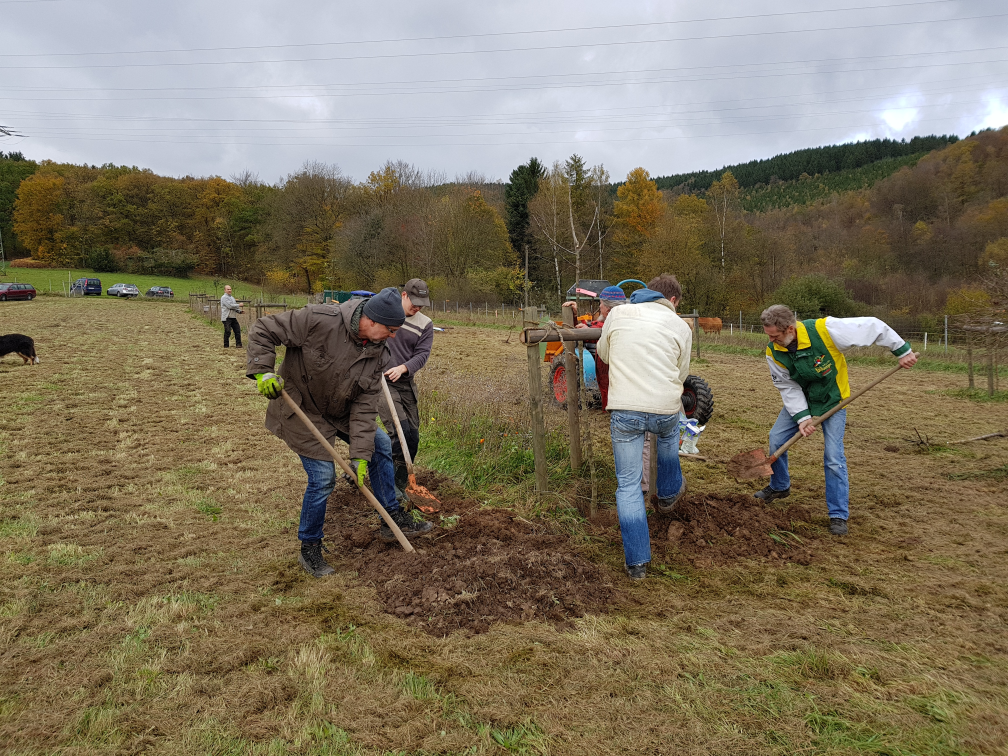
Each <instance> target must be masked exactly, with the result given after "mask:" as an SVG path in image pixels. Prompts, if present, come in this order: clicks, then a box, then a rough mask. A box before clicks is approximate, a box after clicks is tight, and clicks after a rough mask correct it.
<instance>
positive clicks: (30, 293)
mask: <svg viewBox="0 0 1008 756" xmlns="http://www.w3.org/2000/svg"><path fill="white" fill-rule="evenodd" d="M8 299H35V287H34V286H32V285H31V284H26V283H0V302H6V301H7V300H8Z"/></svg>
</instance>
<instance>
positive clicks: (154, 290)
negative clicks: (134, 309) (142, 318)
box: [144, 286, 175, 299]
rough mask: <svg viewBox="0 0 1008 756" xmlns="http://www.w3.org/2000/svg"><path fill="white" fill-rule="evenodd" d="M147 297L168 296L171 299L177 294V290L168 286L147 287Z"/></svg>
mask: <svg viewBox="0 0 1008 756" xmlns="http://www.w3.org/2000/svg"><path fill="white" fill-rule="evenodd" d="M144 296H145V297H168V298H169V299H171V298H172V297H174V296H175V292H174V291H172V290H171V289H169V288H168V287H167V286H151V287H150V288H149V289H147V293H146V294H144Z"/></svg>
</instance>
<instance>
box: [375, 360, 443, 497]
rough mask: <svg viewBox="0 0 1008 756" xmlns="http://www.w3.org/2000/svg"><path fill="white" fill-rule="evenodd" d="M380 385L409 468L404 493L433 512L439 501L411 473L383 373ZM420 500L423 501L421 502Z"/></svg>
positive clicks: (397, 415) (402, 434) (390, 393)
mask: <svg viewBox="0 0 1008 756" xmlns="http://www.w3.org/2000/svg"><path fill="white" fill-rule="evenodd" d="M381 387H382V391H384V392H385V401H387V402H388V406H389V412H391V413H392V422H393V423H395V429H396V434H398V436H399V446H400V447H402V453H403V458H404V459H405V460H406V469H407V470H409V485H408V486H406V493H407V494H408V495H409V497H410V501H412V502H413V503H414V504H416V506H417V509H419V510H420V511H421V512H425V513H427V514H434V513H435V512H437V511H439V509H438V505H439V504H441V501H440V500H439V499H438V498H437V497H436V496H435V495H434V494H432V493H431V492H430V491H428V490H427V489H426V488H425V487H424V486H421V485H420V484H419V483H417V482H416V475H414V474H413V460H412V459H410V453H409V447H408V446H406V436H405V434H404V433H403V429H402V425H401V424H400V423H399V414H398V413H397V412H396V408H395V403H394V402H393V401H392V392H391V391H389V387H388V383H386V382H385V376H384V375H383V376H382V377H381ZM420 502H425V503H423V504H421V503H420Z"/></svg>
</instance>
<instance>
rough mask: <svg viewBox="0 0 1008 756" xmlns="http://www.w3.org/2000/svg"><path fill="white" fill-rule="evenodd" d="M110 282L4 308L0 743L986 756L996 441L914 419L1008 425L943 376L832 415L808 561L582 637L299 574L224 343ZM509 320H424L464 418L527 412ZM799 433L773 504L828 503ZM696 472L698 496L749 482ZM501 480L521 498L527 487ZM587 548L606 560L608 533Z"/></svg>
mask: <svg viewBox="0 0 1008 756" xmlns="http://www.w3.org/2000/svg"><path fill="white" fill-rule="evenodd" d="M120 304H122V303H118V302H114V301H108V302H98V301H93V302H88V303H87V305H88V307H87V308H86V309H84V308H81V307H80V303H79V302H78V301H76V300H69V301H68V300H62V299H48V298H46V299H39V300H36V301H34V302H32V303H24V304H22V303H11V304H7V305H3V306H0V322H2V323H3V327H2V328H0V330H2V331H5V332H9V331H18V332H22V333H27V334H29V335H31V336H33V337H34V338H35V340H36V343H37V345H38V351H39V354H40V356H41V359H42V364H41V365H39V366H36V367H34V368H32V367H21V364H20V362H21V361H20V360H16V361H14V360H11V359H9V358H8V359H5V360H3V361H2V362H0V378H2V380H3V383H4V387H5V400H6V402H5V404H6V406H5V411H4V412H3V413H0V478H2V479H3V486H2V488H0V743H3V749H0V750H6V751H8V752H14V753H51V752H57V751H62V752H73V753H97V752H126V751H130V752H133V751H140V750H150V751H153V752H163V753H170V752H192V753H306V754H307V753H330V754H344V753H387V752H408V753H508V752H510V753H543V754H568V753H584V754H589V753H590V754H597V753H697V754H701V753H703V754H707V753H759V754H762V753H767V754H770V753H778V754H791V753H798V752H806V753H853V752H869V753H892V754H896V753H922V754H923V753H928V754H966V753H982V754H994V753H1004V743H1005V742H1008V695H1006V693H1005V690H1006V685H1005V683H1006V680H1008V651H1006V648H1008V637H1006V636H1008V631H1006V629H1005V628H1006V622H1008V588H1006V586H1008V566H1006V565H1008V560H1006V559H1005V555H1006V553H1008V547H1006V545H1005V544H1006V536H1008V509H1006V508H1008V483H1006V480H1005V479H1004V478H1003V477H1000V476H998V475H987V474H985V471H990V470H997V469H1001V468H1003V467H1004V465H1005V464H1008V444H1006V442H1005V441H1004V440H1003V439H1002V440H995V441H992V442H978V443H975V444H971V445H964V447H963V448H957V447H940V446H936V447H934V448H933V449H931V450H930V451H928V450H921V449H919V448H918V446H917V445H916V444H915V443H913V441H912V440H913V439H914V438H915V434H914V432H913V428H914V427H916V428H917V429H918V430H920V432H921V433H922V434H926V435H928V436H930V437H931V438H932V439H937V440H938V441H948V440H954V439H960V438H967V437H970V436H973V435H980V434H981V433H983V432H990V431H993V430H998V429H1000V428H1004V427H1005V426H1006V425H1008V422H1006V420H1008V407H1005V406H1004V405H1003V404H990V405H977V404H975V403H972V402H969V401H966V400H962V399H957V398H955V397H951V396H947V395H945V394H942V393H937V392H942V391H945V390H948V389H952V388H956V387H957V386H959V385H960V384H961V380H960V378H961V377H960V376H957V375H952V374H945V373H923V372H921V373H907V374H900V375H899V376H898V377H894V378H893V379H891V382H890V383H889V384H887V385H886V384H884V385H883V387H880V390H878V391H877V392H873V394H871V395H867V396H866V397H865V398H864V399H863V400H859V402H858V404H857V405H855V406H854V407H853V408H852V409H851V410H850V412H849V420H850V423H849V426H850V427H849V430H848V458H849V464H850V468H851V483H852V507H851V508H852V519H851V530H852V534H851V536H850V537H848V538H847V539H844V540H841V541H833V542H831V543H832V545H831V546H830V547H829V548H828V549H827V550H826V551H825V552H824V553H823V556H822V559H821V560H820V561H818V562H813V564H812V565H810V566H807V567H802V566H799V565H792V564H789V565H787V566H786V567H781V568H778V567H775V566H772V565H769V564H765V563H759V562H753V563H745V564H736V565H728V566H726V567H720V568H710V569H695V568H693V567H692V566H691V565H689V564H688V563H683V564H676V563H672V564H669V565H666V567H667V572H666V573H665V574H661V575H660V574H655V575H654V576H653V577H651V578H649V580H648V581H646V582H645V583H644V584H643V585H641V586H635V587H634V588H633V590H632V594H633V597H634V599H635V601H636V604H635V605H634V606H632V607H631V608H629V609H626V610H624V611H622V613H619V614H610V615H599V616H588V617H585V618H584V619H581V620H578V621H577V622H576V625H575V629H574V630H572V631H565V632H560V631H557V630H556V629H554V628H553V627H551V626H548V625H545V624H540V623H528V624H525V625H521V626H497V627H495V628H493V629H492V630H491V631H490V632H489V633H486V634H484V635H479V636H475V637H471V638H470V637H464V636H462V635H458V634H456V635H452V636H449V637H447V638H440V639H439V638H432V637H430V636H428V635H427V634H425V633H423V632H421V631H419V630H414V629H412V628H410V627H409V626H408V625H406V624H405V623H404V622H401V621H399V620H397V619H394V618H392V617H390V616H389V615H387V614H385V613H384V612H383V610H382V609H383V608H382V607H381V606H379V604H378V603H377V601H376V592H375V589H374V587H372V586H369V585H365V584H363V583H362V582H361V581H360V579H359V578H358V576H357V575H356V574H355V573H352V572H349V571H343V572H339V573H337V574H336V575H335V576H333V577H332V578H330V579H327V580H323V581H312V580H310V579H309V578H307V577H306V576H304V574H303V573H302V572H301V571H300V569H299V568H298V566H297V563H296V532H295V531H296V523H297V518H298V513H299V508H300V499H301V494H302V492H303V483H304V481H303V476H304V473H303V471H302V470H301V468H300V464H299V463H298V461H297V458H296V457H295V456H294V455H293V454H291V453H290V452H289V451H288V450H287V449H286V447H285V446H284V445H283V444H282V443H281V442H279V441H277V440H276V439H274V438H272V437H271V436H269V435H268V434H267V433H266V432H265V430H264V429H263V427H262V422H263V412H264V409H265V406H264V400H262V399H261V398H260V397H258V396H257V395H256V394H255V393H254V391H253V389H252V384H251V382H250V381H248V380H247V379H245V378H244V376H243V375H242V370H243V365H244V362H243V355H242V353H240V352H236V351H234V350H232V351H230V352H224V351H222V350H221V349H220V347H219V344H218V339H219V334H218V333H217V332H216V331H215V330H213V329H211V328H209V327H207V326H204V325H201V324H200V323H199V322H198V321H197V320H195V319H193V318H191V317H189V316H188V315H187V314H186V313H185V311H184V308H183V307H181V306H179V307H163V308H158V316H159V317H158V320H157V322H149V323H145V322H142V321H141V322H139V323H138V322H137V321H135V320H134V319H133V315H132V314H130V311H127V310H126V309H124V308H122V307H119V306H117V305H120ZM506 337H507V334H506V333H502V332H501V331H495V330H489V329H486V330H475V329H474V330H469V329H462V328H459V329H455V330H454V331H452V332H450V333H449V334H438V336H437V337H436V341H435V355H436V361H432V364H431V367H430V370H431V372H430V373H429V374H428V375H427V376H425V379H427V380H429V381H430V385H431V387H433V386H434V385H439V386H441V387H442V388H444V389H446V390H450V394H451V397H452V398H451V401H453V402H455V404H454V405H453V406H452V408H450V409H445V412H448V413H449V414H450V416H451V417H452V418H453V419H454V421H455V422H468V423H470V424H472V425H471V427H473V428H475V427H477V425H476V424H478V423H479V422H481V420H480V418H481V417H483V418H489V419H490V420H491V421H492V422H494V423H497V422H499V421H500V420H501V418H502V417H505V416H506V415H505V412H506V411H511V408H512V407H513V408H514V410H515V412H516V414H515V415H513V416H512V417H513V418H514V419H513V420H512V421H511V422H513V423H514V425H513V426H510V427H513V428H514V429H516V430H519V431H520V430H522V429H523V428H524V427H525V426H523V425H522V423H525V422H527V421H526V420H525V419H524V411H523V410H524V407H523V406H520V405H516V404H514V400H515V399H516V398H517V399H518V400H519V401H520V400H521V398H522V397H521V390H522V388H521V387H522V383H521V381H522V380H523V379H524V376H525V374H526V370H527V367H526V362H525V353H524V347H522V346H521V345H520V344H516V343H514V342H515V339H512V343H509V344H505V343H503V341H504V340H505V339H506ZM879 370H881V368H874V367H856V368H855V369H854V370H852V374H853V377H852V382H853V383H854V385H855V386H856V385H863V383H864V382H867V381H869V380H870V379H871V378H873V377H874V376H876V375H878V374H879ZM694 372H696V373H699V374H700V375H703V376H704V377H705V378H707V379H708V380H709V381H710V382H711V384H712V385H713V387H714V390H715V394H716V398H717V411H716V414H715V417H714V419H713V420H712V422H711V423H710V426H709V428H708V430H707V431H706V432H705V434H704V437H703V438H702V439H701V448H702V450H703V451H704V452H705V453H706V454H708V455H709V456H710V457H711V458H712V459H725V458H727V457H729V456H731V454H734V453H735V452H737V451H741V450H744V449H748V448H752V447H755V446H759V445H761V444H765V442H766V433H767V430H768V427H769V425H770V424H771V422H772V420H773V418H774V417H775V416H776V413H777V411H778V409H779V398H778V396H777V394H776V392H775V391H774V389H773V387H772V386H771V385H770V382H769V380H768V378H767V376H766V367H765V364H764V363H763V362H762V360H758V359H756V360H754V359H752V358H751V357H749V356H747V355H733V354H728V353H715V352H711V353H709V354H707V355H705V363H704V364H701V365H698V366H697V367H696V368H695V369H694ZM438 382H440V383H438ZM460 385H461V386H462V387H463V388H457V387H459V386H460ZM464 386H470V387H475V388H472V389H471V392H470V393H469V394H466V393H465V391H464ZM929 391H931V392H936V393H927V392H929ZM509 401H510V402H511V404H508V402H509ZM444 406H447V405H444ZM452 413H453V414H452ZM558 416H559V417H560V420H559V426H558V425H557V422H558V421H557V420H556V419H554V420H551V421H550V422H551V423H552V424H553V427H562V415H559V413H558ZM593 422H594V423H595V437H596V439H597V442H598V446H597V454H598V456H599V457H600V459H602V460H603V461H604V460H605V459H606V455H607V454H608V449H607V448H606V446H605V444H606V442H605V434H604V428H605V418H604V416H603V415H601V414H599V413H596V414H595V415H594V420H593ZM907 439H910V440H907ZM485 443H486V442H485ZM821 444H822V442H821V439H819V438H816V439H812V440H809V441H803V442H802V444H801V445H799V447H797V448H796V449H795V451H794V453H793V455H792V457H793V459H792V464H793V478H794V489H793V490H794V493H793V496H792V499H791V500H789V501H795V500H796V499H797V501H798V503H803V504H805V505H807V506H808V507H809V508H810V509H812V510H813V511H815V512H818V513H819V517H818V520H815V522H817V523H818V525H819V526H820V527H823V526H824V525H825V508H824V505H823V504H822V496H823V483H822V471H821V455H822V445H821ZM885 446H890V447H894V448H896V451H895V452H887V451H884V447H885ZM423 461H424V460H423V459H421V462H423ZM558 464H559V463H558ZM687 465H688V466H687V467H686V474H687V476H688V479H689V481H690V485H691V490H692V491H694V492H704V491H726V492H736V493H742V492H746V491H751V490H752V489H753V488H754V487H755V484H739V483H736V482H735V481H733V480H730V479H728V478H727V476H726V475H725V473H724V470H723V467H721V466H719V465H716V464H707V465H698V464H695V463H687ZM568 473H569V471H568ZM967 473H976V475H974V476H972V477H953V476H961V475H962V474H967ZM523 486H524V488H523ZM509 489H517V490H519V491H520V493H518V494H514V493H512V494H508V493H507V490H509ZM563 493H565V494H566V492H563ZM499 495H500V497H501V498H503V499H507V500H509V501H511V502H512V503H514V504H515V505H516V506H528V507H530V511H531V510H532V509H534V507H533V503H532V500H531V497H530V495H529V494H528V484H527V482H526V483H522V482H520V481H519V482H518V483H517V484H514V485H512V484H510V483H508V484H502V486H501V489H500V491H499ZM604 495H607V494H604ZM508 496H510V497H511V498H510V499H508ZM361 506H362V507H364V506H365V505H364V504H363V503H362V505H361ZM570 522H571V528H572V531H576V530H577V528H578V527H579V526H578V522H577V519H576V518H573V517H572V519H571V521H570ZM588 543H589V544H590V545H587V546H585V548H586V549H587V551H588V553H591V554H593V555H594V558H596V559H598V560H599V561H600V562H601V563H603V564H607V565H610V566H611V567H612V569H613V570H614V573H615V574H616V575H617V576H618V572H616V571H617V570H618V568H619V565H620V564H621V556H620V546H619V544H618V543H598V542H594V541H590V542H588ZM390 577H391V576H390ZM617 579H618V578H617Z"/></svg>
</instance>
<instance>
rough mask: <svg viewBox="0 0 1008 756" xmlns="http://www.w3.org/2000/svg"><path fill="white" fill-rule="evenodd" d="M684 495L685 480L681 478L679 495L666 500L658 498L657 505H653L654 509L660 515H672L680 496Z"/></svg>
mask: <svg viewBox="0 0 1008 756" xmlns="http://www.w3.org/2000/svg"><path fill="white" fill-rule="evenodd" d="M684 493H686V478H683V482H682V486H680V487H679V493H677V494H676V495H675V496H670V497H668V498H667V499H663V498H661V497H660V496H659V497H658V500H657V503H656V504H655V509H657V510H658V511H659V512H661V513H662V514H672V513H673V512H674V511H675V508H676V504H677V503H678V501H679V499H681V498H682V495H683V494H684Z"/></svg>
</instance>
